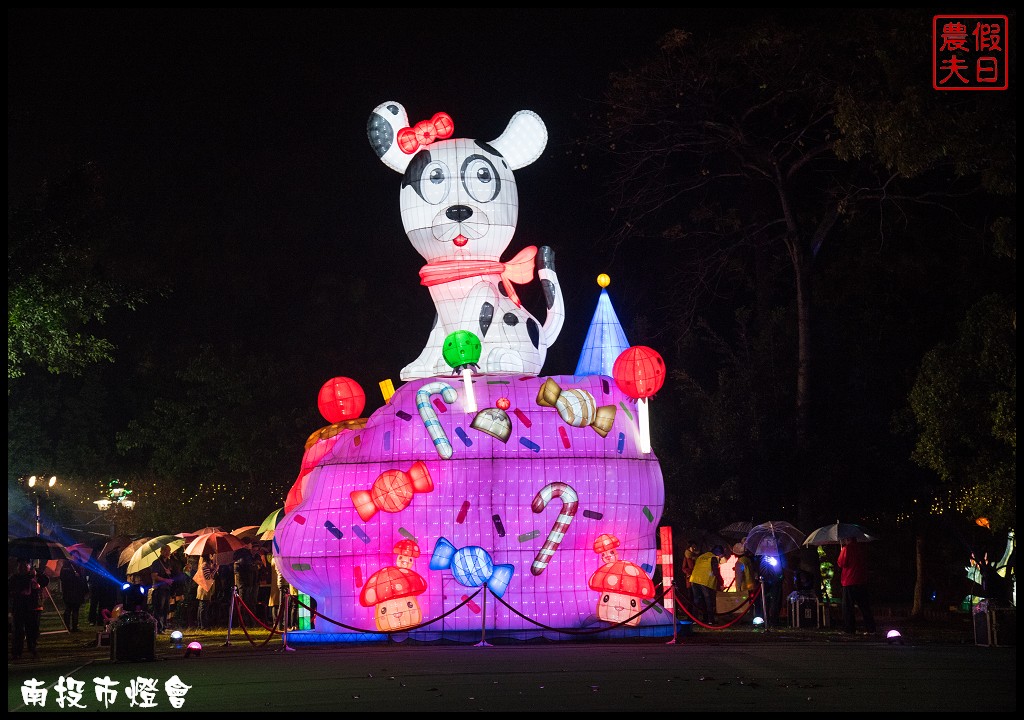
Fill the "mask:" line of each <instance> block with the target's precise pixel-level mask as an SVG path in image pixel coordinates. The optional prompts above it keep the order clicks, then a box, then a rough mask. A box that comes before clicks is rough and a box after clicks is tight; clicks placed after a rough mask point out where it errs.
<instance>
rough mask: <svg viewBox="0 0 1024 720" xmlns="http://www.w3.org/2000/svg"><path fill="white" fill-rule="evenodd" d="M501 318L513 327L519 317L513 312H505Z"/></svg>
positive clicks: (517, 322)
mask: <svg viewBox="0 0 1024 720" xmlns="http://www.w3.org/2000/svg"><path fill="white" fill-rule="evenodd" d="M501 319H502V321H503V322H504V323H505V324H506V325H508V326H509V327H515V326H516V325H518V324H519V318H517V317H516V315H515V313H505V315H504V316H503V317H502V318H501Z"/></svg>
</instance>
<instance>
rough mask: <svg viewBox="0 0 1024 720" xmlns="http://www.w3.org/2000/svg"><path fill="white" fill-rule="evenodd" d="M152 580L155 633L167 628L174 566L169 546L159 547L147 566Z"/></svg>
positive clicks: (160, 632)
mask: <svg viewBox="0 0 1024 720" xmlns="http://www.w3.org/2000/svg"><path fill="white" fill-rule="evenodd" d="M149 572H150V577H152V582H153V617H155V618H156V623H157V630H156V631H157V633H158V634H162V633H163V632H164V631H165V630H166V629H167V613H168V612H169V610H170V606H171V586H172V585H173V584H174V575H175V568H174V563H173V561H172V560H171V546H170V545H164V546H163V547H161V548H160V555H159V556H158V557H157V559H156V560H154V561H153V564H152V565H150V566H149Z"/></svg>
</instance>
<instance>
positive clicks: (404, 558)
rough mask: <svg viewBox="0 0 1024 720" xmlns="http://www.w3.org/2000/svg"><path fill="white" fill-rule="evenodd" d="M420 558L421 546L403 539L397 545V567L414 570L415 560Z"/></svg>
mask: <svg viewBox="0 0 1024 720" xmlns="http://www.w3.org/2000/svg"><path fill="white" fill-rule="evenodd" d="M419 556H420V546H419V545H417V544H416V542H415V541H413V540H410V539H409V538H402V539H401V540H399V541H398V542H397V543H395V565H397V566H398V567H400V568H406V569H407V570H412V564H413V560H414V559H416V558H418V557H419Z"/></svg>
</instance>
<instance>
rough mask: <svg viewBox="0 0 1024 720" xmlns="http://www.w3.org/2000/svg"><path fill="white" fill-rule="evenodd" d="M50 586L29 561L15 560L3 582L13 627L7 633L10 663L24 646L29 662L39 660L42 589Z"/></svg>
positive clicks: (19, 654)
mask: <svg viewBox="0 0 1024 720" xmlns="http://www.w3.org/2000/svg"><path fill="white" fill-rule="evenodd" d="M49 584H50V578H48V577H46V575H45V574H43V573H41V572H40V573H37V572H36V570H35V568H34V567H32V561H31V560H18V565H17V569H16V570H15V572H14V574H13V575H11V576H10V577H9V578H7V594H8V599H9V601H10V607H11V615H12V619H13V621H14V627H13V628H12V630H13V632H11V659H12V660H18V659H20V658H21V653H22V650H23V649H24V648H25V647H26V646H27V647H28V651H29V653H31V655H32V657H33V659H35V658H38V657H39V653H38V651H37V650H36V648H37V643H38V641H39V620H40V618H41V617H42V614H43V595H42V592H43V589H44V588H45V587H46V586H47V585H49Z"/></svg>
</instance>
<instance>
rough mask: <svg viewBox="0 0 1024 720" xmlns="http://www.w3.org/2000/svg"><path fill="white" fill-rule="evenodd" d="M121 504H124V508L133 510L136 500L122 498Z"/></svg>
mask: <svg viewBox="0 0 1024 720" xmlns="http://www.w3.org/2000/svg"><path fill="white" fill-rule="evenodd" d="M121 504H122V505H124V509H125V510H131V509H132V508H134V507H135V501H134V500H122V501H121Z"/></svg>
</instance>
